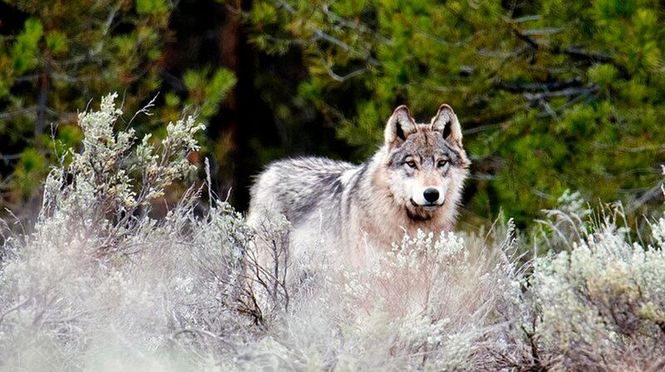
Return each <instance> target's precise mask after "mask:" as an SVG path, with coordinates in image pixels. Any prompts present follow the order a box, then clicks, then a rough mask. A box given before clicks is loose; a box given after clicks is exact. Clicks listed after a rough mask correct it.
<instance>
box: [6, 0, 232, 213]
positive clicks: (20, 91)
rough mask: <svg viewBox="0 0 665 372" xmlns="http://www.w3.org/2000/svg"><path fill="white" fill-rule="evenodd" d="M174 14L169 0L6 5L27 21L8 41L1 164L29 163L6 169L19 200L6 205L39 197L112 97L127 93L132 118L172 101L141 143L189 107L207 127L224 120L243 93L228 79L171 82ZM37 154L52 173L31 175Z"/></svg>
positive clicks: (145, 126)
mask: <svg viewBox="0 0 665 372" xmlns="http://www.w3.org/2000/svg"><path fill="white" fill-rule="evenodd" d="M174 6H175V5H174V3H173V2H170V1H165V0H136V1H132V0H122V1H110V0H104V1H97V2H92V3H90V2H87V1H67V2H56V3H54V4H49V5H45V4H41V3H39V2H29V1H19V2H12V3H11V4H10V5H6V7H7V8H8V9H12V11H14V12H15V13H16V16H17V17H18V16H21V15H25V16H26V17H27V18H26V19H25V21H24V22H22V24H21V23H17V27H18V29H17V30H12V32H11V33H9V34H7V35H4V34H3V36H0V137H2V138H3V142H4V143H3V148H2V155H9V156H10V157H12V159H21V160H20V161H13V162H11V163H10V164H8V165H6V167H8V168H3V169H1V170H0V181H4V180H3V178H4V177H8V178H9V179H10V182H7V183H5V182H1V183H0V184H3V185H9V189H8V190H3V191H8V194H7V195H12V196H11V197H9V198H8V199H6V200H1V201H0V205H2V204H5V203H8V204H10V205H17V204H20V201H21V199H25V198H29V197H30V196H31V195H34V191H35V190H36V189H37V188H38V187H39V179H40V178H41V177H43V176H44V175H45V172H46V171H47V169H48V164H49V163H53V162H57V161H59V158H60V156H62V150H63V148H65V147H67V146H74V145H77V143H78V141H79V140H80V133H78V132H77V129H75V128H76V120H77V114H76V113H77V111H78V110H80V108H82V107H86V104H88V103H89V102H90V100H91V99H93V98H95V97H98V96H101V95H102V94H105V93H106V92H109V91H117V92H121V95H122V96H123V100H122V106H123V109H126V110H129V111H130V112H135V111H138V110H139V109H140V108H142V107H143V106H144V105H146V104H147V103H148V102H150V101H151V99H153V98H154V97H156V96H157V97H158V102H157V103H160V102H161V100H162V97H165V98H163V99H164V101H166V103H167V104H166V105H160V108H159V109H154V110H153V115H152V116H150V117H149V118H148V120H146V121H143V122H142V124H141V126H140V127H137V128H136V129H137V131H138V132H139V133H142V134H145V133H149V132H151V131H155V130H157V129H158V128H157V123H162V122H167V121H176V120H178V119H180V112H181V111H182V109H183V108H184V107H185V106H192V108H193V110H197V111H198V114H199V119H200V120H201V121H204V122H206V121H207V120H209V119H210V118H211V117H212V116H214V115H215V114H216V113H217V111H218V107H219V103H220V102H221V100H222V99H223V98H224V97H225V95H226V94H227V93H228V92H229V90H230V89H231V87H232V86H233V85H234V84H235V77H234V76H233V73H231V72H230V71H229V70H224V69H218V70H211V69H209V68H207V67H203V68H201V67H198V66H194V65H192V66H190V67H189V68H188V72H187V74H188V76H194V75H195V76H198V77H197V79H196V80H197V82H196V84H194V85H189V84H186V83H185V84H183V83H182V82H181V81H178V80H179V79H180V78H179V77H178V76H174V77H173V79H172V80H176V83H171V84H167V83H165V82H164V81H163V71H164V69H165V59H166V58H167V57H168V56H167V51H166V48H167V43H168V42H169V41H171V40H172V36H173V31H172V30H171V29H170V25H169V18H170V17H171V14H172V12H173V10H174ZM3 20H4V18H3ZM188 79H189V78H186V79H185V80H188ZM183 87H184V88H183ZM174 98H175V99H174ZM130 119H131V118H126V119H125V120H126V121H129V120H130ZM158 134H159V135H160V136H163V135H165V133H158ZM52 136H53V137H55V140H56V141H55V146H53V141H52V140H51V138H50V137H52ZM37 153H38V154H40V155H39V156H40V158H41V161H42V163H43V164H44V166H43V167H37V168H34V169H33V170H32V171H30V176H27V174H26V170H25V169H24V168H25V167H24V161H23V160H22V159H32V158H34V156H35V154H37ZM19 184H20V185H21V186H20V187H18V186H17V185H19ZM18 189H20V190H18ZM3 194H4V192H3Z"/></svg>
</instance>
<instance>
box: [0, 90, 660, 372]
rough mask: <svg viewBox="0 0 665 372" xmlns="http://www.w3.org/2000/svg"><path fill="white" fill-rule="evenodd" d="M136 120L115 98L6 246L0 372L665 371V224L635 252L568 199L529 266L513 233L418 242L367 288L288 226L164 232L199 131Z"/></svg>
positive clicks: (183, 217) (191, 124) (331, 251)
mask: <svg viewBox="0 0 665 372" xmlns="http://www.w3.org/2000/svg"><path fill="white" fill-rule="evenodd" d="M121 118H122V112H121V111H120V110H119V109H118V108H117V107H116V105H115V95H111V96H108V97H105V98H104V99H103V100H102V104H101V107H100V109H99V110H98V111H87V112H84V113H82V114H81V115H80V116H79V124H80V125H81V127H82V129H83V133H84V135H85V139H84V142H83V145H82V148H81V149H80V151H72V152H70V153H69V155H67V156H65V157H63V161H62V164H61V166H60V167H57V168H54V169H53V170H52V171H51V173H50V175H49V177H48V179H47V180H46V182H45V185H44V199H43V205H42V208H41V211H40V215H39V218H38V220H37V222H36V223H35V225H34V226H33V227H32V228H30V229H28V231H29V232H19V231H16V232H13V233H5V236H6V238H5V239H4V243H3V246H2V248H1V249H2V251H1V252H2V256H0V259H1V261H0V370H31V371H46V370H48V371H60V370H62V371H65V370H66V371H72V370H73V371H77V370H81V371H92V370H94V371H100V370H101V371H117V370H160V371H180V370H183V371H185V370H186V371H191V370H220V371H226V370H395V371H397V370H399V371H401V370H497V369H503V370H543V369H555V370H558V369H592V370H606V369H614V370H625V369H647V368H652V369H654V370H657V369H658V368H659V366H660V367H663V366H665V359H664V358H665V346H664V344H663V342H662V340H663V339H665V337H664V336H665V312H664V308H665V292H664V289H663V288H664V287H663V283H665V258H664V257H663V248H664V245H665V219H664V218H660V219H659V220H657V221H653V222H652V223H651V227H652V236H651V239H650V240H649V241H648V242H641V241H640V242H634V241H631V240H630V235H629V234H628V230H627V229H626V228H625V227H618V226H621V224H620V223H619V222H620V221H621V218H617V216H618V217H620V216H621V215H620V209H616V210H611V211H610V212H608V213H605V214H602V213H601V214H594V213H592V211H591V209H590V208H589V207H588V205H586V204H585V203H583V202H582V200H581V199H580V197H579V194H576V193H568V194H566V195H564V197H562V199H561V203H562V206H561V208H560V209H558V210H553V211H546V213H545V217H546V219H545V220H543V226H544V228H543V234H542V235H541V236H540V237H539V238H538V239H535V240H532V243H529V244H530V245H529V247H530V248H533V249H526V244H527V243H524V242H525V241H526V239H522V238H519V237H518V235H517V232H516V231H515V229H514V227H513V225H512V223H511V222H510V221H508V222H507V223H505V224H501V223H499V224H496V225H495V226H494V227H493V228H492V230H491V231H490V233H487V234H485V233H483V232H482V231H480V232H476V233H444V234H441V235H438V236H434V235H432V234H429V235H428V234H425V233H419V234H417V235H416V236H412V237H409V236H405V237H404V239H403V240H402V241H401V242H397V243H396V244H394V245H393V246H392V247H386V250H385V252H384V253H383V254H380V255H379V256H377V257H375V258H374V261H373V262H372V264H370V265H368V266H367V267H366V268H365V269H353V268H349V267H345V266H343V265H339V264H337V262H338V261H337V260H336V256H337V253H336V252H338V248H339V247H336V246H335V244H336V242H325V241H322V240H319V239H317V238H316V237H314V238H313V239H311V241H312V242H313V243H312V244H315V245H316V247H315V249H312V252H316V254H315V255H312V257H311V258H308V259H305V260H302V261H298V262H294V261H289V259H288V254H285V252H286V251H287V250H288V224H285V223H283V222H284V221H272V224H271V225H269V226H266V228H265V229H263V230H259V231H256V230H252V229H250V228H249V227H248V226H247V225H246V224H245V221H244V218H243V216H242V215H240V214H239V213H237V212H235V211H234V210H233V208H232V207H231V206H230V205H228V204H227V203H225V202H222V201H218V200H216V199H215V197H214V196H213V195H212V193H210V192H208V193H207V194H208V195H209V197H208V198H207V199H208V201H207V202H204V201H203V199H202V198H200V193H201V192H204V191H205V189H202V188H190V189H188V190H187V191H186V192H184V194H183V195H182V196H181V198H180V200H179V202H178V203H177V204H175V205H173V206H171V207H170V208H169V210H168V213H167V215H166V216H165V217H164V218H158V219H157V218H153V217H151V214H150V213H149V212H150V208H151V206H152V205H153V203H155V202H156V201H157V200H159V198H161V197H162V196H163V195H164V192H165V188H166V187H168V186H169V185H170V184H171V183H172V182H174V181H176V180H181V182H186V180H187V177H188V175H189V174H190V173H191V172H192V171H193V167H192V165H191V164H190V163H189V162H188V161H187V158H186V156H187V154H188V152H189V151H193V150H196V149H197V148H198V145H197V142H196V140H195V138H196V135H197V133H199V132H200V131H201V129H202V126H200V125H199V124H197V123H196V121H195V120H194V119H193V118H186V119H183V120H180V121H178V122H176V123H174V124H169V125H168V127H167V134H166V137H165V138H164V139H162V140H160V141H158V140H153V139H151V138H150V137H149V136H146V137H144V138H142V139H140V140H138V139H137V138H136V137H135V134H134V132H133V131H132V129H131V128H119V127H120V126H121V125H124V124H121V123H123V121H122V120H121ZM132 120H133V119H132ZM130 122H131V120H130ZM5 225H8V224H7V223H5ZM266 243H267V245H269V246H271V247H273V248H272V249H274V252H273V253H274V257H275V260H279V264H280V265H282V266H281V268H282V270H286V269H288V270H294V269H297V268H296V267H294V266H295V265H298V266H301V267H300V269H302V270H300V272H303V273H306V274H307V275H304V276H303V277H302V278H300V280H297V281H294V283H287V282H286V281H285V280H283V277H282V274H280V273H282V272H278V275H268V273H269V272H268V271H266V270H265V268H261V267H257V266H256V264H257V262H256V261H255V260H254V261H253V260H252V259H251V254H252V249H255V248H256V247H258V246H259V245H260V244H266ZM547 250H550V252H551V253H548V254H546V255H541V256H539V257H537V258H535V260H533V261H530V260H526V261H527V263H526V264H518V262H523V261H525V260H524V259H523V257H516V256H515V252H524V251H533V252H543V251H547ZM296 271H298V270H296ZM256 283H261V286H259V290H260V292H261V293H260V294H259V293H257V292H256V291H255V288H257V287H256V286H254V284H256ZM659 363H660V364H659Z"/></svg>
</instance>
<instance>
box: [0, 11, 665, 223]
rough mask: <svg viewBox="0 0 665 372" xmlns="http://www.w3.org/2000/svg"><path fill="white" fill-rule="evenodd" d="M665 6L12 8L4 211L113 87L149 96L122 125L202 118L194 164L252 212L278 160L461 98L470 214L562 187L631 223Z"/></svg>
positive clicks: (658, 146) (639, 191) (642, 189)
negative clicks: (252, 201)
mask: <svg viewBox="0 0 665 372" xmlns="http://www.w3.org/2000/svg"><path fill="white" fill-rule="evenodd" d="M664 20H665V9H664V8H663V3H662V2H661V1H638V0H633V1H630V0H629V1H619V0H596V1H577V2H566V1H557V0H539V1H517V0H515V1H508V0H504V1H473V0H464V1H432V0H415V1H399V0H377V1H348V0H340V1H320V0H315V1H307V2H304V1H303V2H298V1H292V0H276V1H267V0H255V1H249V0H246V1H213V0H201V1H192V0H182V1H176V0H174V1H166V0H136V1H123V0H121V1H111V0H100V1H83V0H74V1H4V2H0V207H2V208H3V209H4V208H6V209H9V210H13V211H21V210H25V211H29V210H32V209H33V208H34V204H35V203H38V201H39V194H40V186H41V184H42V182H43V179H44V177H45V175H46V173H47V172H48V169H49V166H50V165H51V164H54V163H57V162H67V161H68V156H67V152H66V149H67V148H70V147H76V146H77V144H78V143H79V141H80V139H81V132H80V129H79V128H78V127H77V125H76V119H77V113H78V112H81V111H83V110H84V109H85V108H86V107H88V106H89V105H92V106H96V105H98V102H99V98H100V97H101V96H102V95H105V94H106V93H108V92H112V91H117V92H118V93H119V94H120V96H121V97H122V98H123V110H124V111H125V112H126V113H133V112H136V111H137V110H139V109H140V108H141V107H143V106H145V105H148V104H150V103H152V104H153V107H152V108H151V112H152V113H153V114H152V115H150V116H148V115H138V116H137V117H136V118H134V119H133V114H132V115H126V117H125V121H124V122H123V125H125V126H129V125H131V126H132V127H133V128H134V129H135V130H136V131H137V132H138V133H139V134H142V133H147V132H151V133H153V134H154V136H153V138H154V139H155V140H159V138H160V136H163V134H164V133H165V127H166V123H168V122H169V121H173V120H176V119H178V118H180V117H181V116H182V115H183V112H197V113H198V117H199V119H200V120H201V121H202V122H204V123H206V125H207V129H206V132H205V138H201V140H202V141H203V144H204V146H203V149H202V151H201V152H200V153H197V154H192V155H191V156H190V160H191V161H192V162H195V163H198V164H203V159H204V158H206V157H207V158H209V159H210V161H211V172H212V176H213V184H214V185H215V187H216V192H217V193H218V194H219V195H222V196H225V195H227V194H228V195H229V196H230V201H231V203H232V204H233V205H234V206H235V207H236V208H238V209H239V210H244V209H246V207H247V204H248V188H249V185H250V184H251V176H252V175H255V174H257V173H258V172H260V170H261V169H262V167H263V166H265V164H267V163H268V162H270V161H271V160H274V159H277V158H281V157H286V156H294V155H304V154H306V155H318V156H327V157H332V158H335V159H342V160H348V161H354V162H359V161H362V160H363V159H364V158H366V157H367V156H368V155H369V154H371V153H372V152H373V151H374V150H375V149H376V148H377V146H378V144H379V143H380V140H381V132H382V129H383V126H384V124H385V121H386V119H387V118H388V117H389V115H390V113H391V112H392V109H393V108H394V107H396V106H397V105H399V104H407V105H409V107H410V108H411V111H412V112H413V113H414V114H415V116H416V118H417V119H419V120H422V121H425V120H429V118H430V117H431V116H432V115H433V114H434V112H435V110H436V108H437V107H438V106H439V104H440V103H444V102H445V103H449V104H450V105H451V106H452V107H453V108H454V109H455V111H456V112H457V115H458V116H459V118H460V121H461V123H462V126H463V129H464V136H465V137H464V142H465V146H466V147H467V152H469V154H470V156H471V159H472V161H473V166H472V176H471V179H470V180H469V182H468V183H467V187H466V190H465V196H464V212H463V218H462V228H465V227H469V226H476V225H479V224H485V223H487V222H488V221H491V220H492V219H493V218H495V217H496V216H497V214H498V213H499V212H500V211H501V210H503V211H504V213H505V214H506V215H507V216H511V217H514V218H515V219H516V221H517V223H518V225H519V226H521V227H524V226H526V225H528V224H529V223H530V222H529V221H532V220H533V218H534V217H537V216H538V215H539V213H540V211H541V210H542V209H545V208H552V207H554V206H555V205H557V200H558V199H559V197H560V196H561V195H562V194H564V192H565V190H573V191H580V192H581V193H582V195H583V196H584V197H585V198H586V199H587V200H589V201H592V202H596V201H598V200H601V201H605V202H611V201H614V200H621V201H623V202H624V205H625V208H626V211H627V212H628V215H629V216H630V218H631V219H635V217H638V216H642V215H643V214H644V213H646V211H647V206H649V205H651V206H653V205H659V203H660V202H661V201H660V200H659V199H662V194H661V192H660V190H661V186H662V181H661V180H662V177H661V175H660V174H661V168H660V167H661V164H663V163H665V59H664V58H663V50H665V27H663V26H664V25H665V23H664ZM155 97H156V98H155ZM132 119H133V120H132ZM119 129H120V128H119ZM167 199H168V197H167ZM652 209H653V208H652ZM635 220H636V219H635Z"/></svg>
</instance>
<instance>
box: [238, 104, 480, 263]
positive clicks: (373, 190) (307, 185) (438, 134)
mask: <svg viewBox="0 0 665 372" xmlns="http://www.w3.org/2000/svg"><path fill="white" fill-rule="evenodd" d="M469 165H470V161H469V159H468V157H467V154H466V152H465V150H464V147H463V145H462V130H461V127H460V123H459V121H458V119H457V116H456V115H455V112H454V111H453V109H452V108H451V107H450V106H449V105H447V104H443V105H441V106H440V107H439V109H438V111H437V113H436V114H435V115H434V117H432V119H431V121H430V123H429V124H425V123H420V124H419V123H416V121H415V120H414V118H413V117H412V116H411V114H410V112H409V109H408V108H407V107H406V106H405V105H402V106H399V107H397V108H396V109H395V110H394V112H393V113H392V115H391V116H390V118H389V119H388V121H387V124H386V126H385V130H384V136H383V144H382V145H381V146H380V148H379V149H378V151H377V152H376V153H375V154H374V155H373V156H371V157H370V158H369V159H367V160H366V161H365V162H364V163H362V164H360V165H354V164H351V163H347V162H342V161H335V160H330V159H325V158H317V157H300V158H294V159H287V160H280V161H276V162H273V163H272V164H270V165H269V166H268V167H267V168H266V169H265V171H264V172H263V173H261V174H260V175H259V176H258V177H257V178H256V181H255V183H254V185H253V186H252V188H251V191H250V195H251V201H250V207H249V212H248V217H247V221H248V224H249V225H250V226H260V225H262V224H264V223H265V221H269V220H275V219H277V218H279V216H284V217H285V218H286V219H287V220H288V222H289V223H290V226H291V234H290V236H289V240H290V248H289V249H290V252H289V256H290V257H292V258H294V259H296V260H297V259H298V257H301V256H302V255H303V254H305V252H307V249H308V247H309V248H311V246H312V245H316V239H323V240H326V241H327V242H328V243H330V245H334V246H336V247H341V250H342V251H341V252H338V253H337V254H338V255H342V256H343V257H345V260H346V262H344V263H345V264H351V265H353V266H355V267H362V266H363V265H364V264H365V263H366V262H367V261H368V260H371V258H372V256H373V253H376V252H379V251H386V250H389V249H390V248H391V244H392V243H393V242H396V241H400V240H401V239H402V238H403V237H404V235H405V234H409V235H411V236H413V235H415V233H416V232H417V230H419V229H420V230H422V231H425V232H434V233H439V232H441V231H450V230H452V229H453V227H454V225H455V219H456V216H457V214H458V205H459V203H460V199H461V193H462V188H463V184H464V180H465V179H466V177H467V176H468V172H469V171H468V168H469ZM321 237H323V238H321Z"/></svg>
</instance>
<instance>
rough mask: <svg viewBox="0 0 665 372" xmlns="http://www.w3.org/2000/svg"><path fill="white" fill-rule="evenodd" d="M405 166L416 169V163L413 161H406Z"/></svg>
mask: <svg viewBox="0 0 665 372" xmlns="http://www.w3.org/2000/svg"><path fill="white" fill-rule="evenodd" d="M406 165H408V166H409V167H411V168H415V167H416V162H415V161H413V160H408V161H407V162H406Z"/></svg>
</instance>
